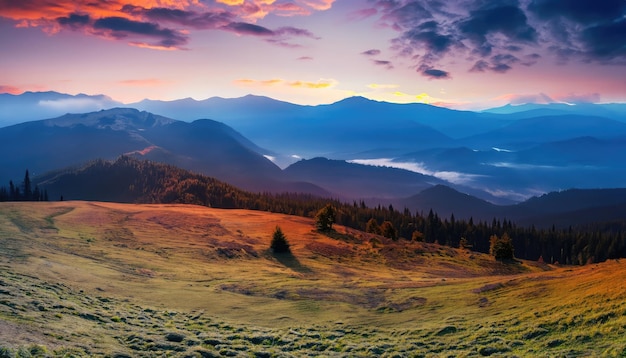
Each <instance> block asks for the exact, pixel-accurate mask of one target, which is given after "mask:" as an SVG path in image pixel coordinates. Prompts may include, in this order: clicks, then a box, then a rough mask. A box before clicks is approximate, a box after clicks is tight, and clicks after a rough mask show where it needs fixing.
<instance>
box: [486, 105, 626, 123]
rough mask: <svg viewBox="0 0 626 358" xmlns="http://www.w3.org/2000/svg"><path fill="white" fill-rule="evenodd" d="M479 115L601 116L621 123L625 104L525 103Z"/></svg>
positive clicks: (520, 116) (624, 116) (518, 117)
mask: <svg viewBox="0 0 626 358" xmlns="http://www.w3.org/2000/svg"><path fill="white" fill-rule="evenodd" d="M481 113H494V114H504V115H507V116H508V117H509V118H511V119H523V118H532V117H539V116H548V115H550V116H555V115H565V114H578V115H587V116H602V117H606V118H610V119H614V120H618V121H621V122H626V103H604V104H593V103H576V104H573V105H572V104H565V103H548V104H536V103H527V104H522V105H510V104H508V105H505V106H502V107H497V108H490V109H487V110H484V111H482V112H481Z"/></svg>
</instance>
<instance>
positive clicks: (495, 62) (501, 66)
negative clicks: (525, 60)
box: [470, 54, 520, 73]
mask: <svg viewBox="0 0 626 358" xmlns="http://www.w3.org/2000/svg"><path fill="white" fill-rule="evenodd" d="M518 62H520V59H519V58H517V57H515V56H513V55H511V54H499V55H494V56H491V58H490V59H489V61H486V60H478V61H476V63H474V66H472V68H470V72H486V71H492V72H496V73H506V72H508V71H509V70H511V69H513V67H512V65H513V64H516V63H518Z"/></svg>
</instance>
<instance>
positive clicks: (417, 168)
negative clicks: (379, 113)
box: [348, 158, 481, 184]
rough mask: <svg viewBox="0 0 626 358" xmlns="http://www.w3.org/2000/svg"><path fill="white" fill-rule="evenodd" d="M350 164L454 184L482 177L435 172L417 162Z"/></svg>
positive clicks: (388, 160)
mask: <svg viewBox="0 0 626 358" xmlns="http://www.w3.org/2000/svg"><path fill="white" fill-rule="evenodd" d="M348 162H349V163H356V164H362V165H371V166H379V167H390V168H398V169H404V170H408V171H412V172H415V173H419V174H424V175H430V176H434V177H436V178H439V179H443V180H445V181H448V182H450V183H453V184H470V183H472V182H473V181H475V180H476V178H479V177H481V175H477V174H467V173H461V172H453V171H434V170H430V169H428V168H427V167H426V166H425V165H424V163H417V162H397V161H395V160H394V159H391V158H379V159H353V160H348Z"/></svg>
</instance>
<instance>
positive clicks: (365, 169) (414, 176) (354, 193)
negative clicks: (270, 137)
mask: <svg viewBox="0 0 626 358" xmlns="http://www.w3.org/2000/svg"><path fill="white" fill-rule="evenodd" d="M284 172H285V174H286V175H287V176H288V177H289V178H290V179H292V180H299V181H307V182H311V183H314V184H316V185H318V186H320V187H322V188H325V189H326V190H328V191H330V192H332V193H334V194H336V195H338V196H340V197H343V198H349V199H366V198H380V199H382V198H399V197H403V196H406V195H407V193H417V192H420V191H422V190H424V189H426V188H429V187H431V186H432V185H434V184H437V183H442V180H440V179H437V178H435V177H431V176H427V175H422V174H418V173H414V172H410V171H408V170H402V169H396V168H389V167H375V166H369V165H360V164H355V163H348V162H345V161H343V160H330V159H326V158H314V159H310V160H301V161H299V162H297V163H294V164H292V165H290V166H289V167H288V168H286V169H285V170H284Z"/></svg>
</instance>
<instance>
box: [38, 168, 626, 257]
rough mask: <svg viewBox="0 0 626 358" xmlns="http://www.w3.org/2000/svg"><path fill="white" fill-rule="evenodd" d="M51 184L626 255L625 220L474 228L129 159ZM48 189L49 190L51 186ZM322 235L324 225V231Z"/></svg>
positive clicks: (100, 194) (435, 236)
mask: <svg viewBox="0 0 626 358" xmlns="http://www.w3.org/2000/svg"><path fill="white" fill-rule="evenodd" d="M56 176H57V178H58V180H57V182H56V184H55V183H51V184H50V186H49V187H48V186H47V189H49V190H50V192H51V193H52V192H53V189H54V192H55V197H56V195H59V194H65V197H66V198H73V199H83V200H103V201H120V202H131V203H184V204H197V205H204V206H210V207H215V208H240V209H249V210H261V211H269V212H274V213H282V214H289V215H297V216H303V217H309V218H315V217H316V215H317V214H318V213H319V212H320V209H323V208H326V207H330V208H332V209H331V210H332V211H333V214H334V216H333V219H332V221H328V220H326V221H324V222H322V223H321V225H322V226H329V227H332V224H338V225H345V226H347V227H351V228H354V229H358V230H362V231H369V232H373V233H376V234H380V235H383V236H386V237H389V238H391V239H392V240H418V241H424V242H430V243H439V244H441V245H447V246H451V247H466V248H469V249H471V250H474V251H478V252H483V253H489V252H490V249H492V243H491V241H493V239H492V238H493V237H494V236H495V237H497V238H498V239H501V238H503V237H506V238H507V240H510V242H512V244H513V248H514V252H515V257H517V258H521V259H528V260H539V258H542V259H543V260H544V261H545V262H548V263H556V262H558V263H562V264H576V265H583V264H587V263H593V262H601V261H605V260H607V259H615V258H621V257H626V234H625V232H626V230H625V229H626V220H623V221H618V222H611V223H597V224H595V225H592V226H585V227H570V228H568V229H555V228H554V227H553V228H551V229H536V228H534V227H519V226H517V225H516V224H515V223H513V222H511V221H510V220H499V219H493V220H492V221H479V222H474V220H473V219H471V218H470V219H469V220H458V219H456V218H455V217H454V215H451V216H450V217H449V218H442V217H439V216H438V215H437V213H435V212H433V211H432V210H430V211H429V212H428V214H425V215H424V214H422V213H417V212H415V213H413V212H411V211H410V210H409V209H408V208H403V209H400V210H399V209H396V208H394V207H393V206H392V205H389V206H381V205H378V206H376V207H368V206H367V205H366V204H365V203H364V202H363V201H360V202H357V201H354V202H352V203H345V202H342V201H339V200H337V199H328V198H321V197H317V196H314V195H310V194H299V193H282V194H272V193H252V192H247V191H243V190H241V189H238V188H236V187H234V186H232V185H229V184H227V183H224V182H221V181H219V180H217V179H214V178H210V177H207V176H204V175H200V174H195V173H191V172H189V171H187V170H183V169H180V168H177V167H174V166H171V165H167V164H162V163H155V162H150V161H139V160H136V159H134V158H131V157H128V156H122V157H120V158H118V159H117V160H116V161H115V162H109V161H104V160H96V161H93V162H91V163H89V164H88V165H86V166H85V167H83V168H81V169H75V170H71V171H67V172H64V173H61V174H56ZM47 185H48V184H47ZM318 229H319V227H318Z"/></svg>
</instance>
